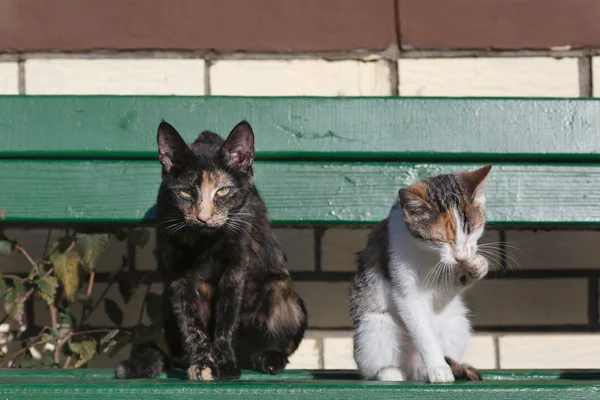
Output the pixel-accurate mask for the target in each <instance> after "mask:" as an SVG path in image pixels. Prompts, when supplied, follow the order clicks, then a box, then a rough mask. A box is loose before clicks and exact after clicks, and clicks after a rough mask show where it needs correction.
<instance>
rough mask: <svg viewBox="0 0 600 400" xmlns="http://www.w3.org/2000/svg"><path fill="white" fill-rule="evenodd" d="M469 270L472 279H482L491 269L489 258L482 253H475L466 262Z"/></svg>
mask: <svg viewBox="0 0 600 400" xmlns="http://www.w3.org/2000/svg"><path fill="white" fill-rule="evenodd" d="M465 264H466V267H467V271H468V272H469V275H470V276H471V278H472V279H475V280H480V279H482V278H483V277H484V276H486V275H487V273H488V270H489V264H488V260H487V259H486V258H485V257H483V256H482V255H479V254H475V255H474V256H473V257H471V258H470V259H468V260H467V261H466V262H465Z"/></svg>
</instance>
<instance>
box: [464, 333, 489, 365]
mask: <svg viewBox="0 0 600 400" xmlns="http://www.w3.org/2000/svg"><path fill="white" fill-rule="evenodd" d="M464 362H466V363H469V364H471V365H472V366H474V367H475V368H477V369H493V368H496V345H495V343H494V337H493V336H492V335H484V334H481V335H473V337H471V343H470V345H469V349H468V350H467V355H466V356H465V359H464Z"/></svg>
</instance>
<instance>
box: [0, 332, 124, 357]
mask: <svg viewBox="0 0 600 400" xmlns="http://www.w3.org/2000/svg"><path fill="white" fill-rule="evenodd" d="M46 329H48V326H45V327H44V328H43V330H42V332H40V334H39V335H38V336H36V338H35V339H36V340H37V341H36V342H34V343H31V344H30V345H29V346H27V347H25V348H23V349H21V350H19V351H17V352H16V353H15V354H13V355H12V356H10V357H8V358H6V359H4V361H2V363H1V364H0V367H4V365H6V364H7V363H9V362H11V361H12V360H13V359H17V358H18V357H20V356H21V355H22V354H23V353H25V352H26V351H27V350H28V349H29V348H31V347H33V346H37V345H40V344H45V343H48V342H51V341H52V340H56V338H54V337H51V338H49V339H44V340H38V339H39V338H40V337H41V336H42V334H43V333H44V332H43V331H44V330H46ZM113 330H114V329H92V330H89V331H80V332H69V333H68V334H67V335H65V337H64V338H63V339H62V340H63V341H64V342H65V343H66V342H67V340H69V339H70V338H72V337H75V336H79V335H91V334H93V333H107V332H112V331H113ZM121 332H123V333H125V334H127V335H131V333H130V332H127V331H121Z"/></svg>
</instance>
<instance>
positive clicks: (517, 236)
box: [506, 230, 600, 270]
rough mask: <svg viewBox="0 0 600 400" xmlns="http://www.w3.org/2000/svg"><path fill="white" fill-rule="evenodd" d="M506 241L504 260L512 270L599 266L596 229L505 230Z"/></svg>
mask: <svg viewBox="0 0 600 400" xmlns="http://www.w3.org/2000/svg"><path fill="white" fill-rule="evenodd" d="M506 241H507V242H508V243H507V248H506V250H507V253H509V257H508V258H507V261H509V263H510V264H511V265H512V266H513V267H514V269H515V270H518V269H519V268H521V269H569V268H576V269H584V268H589V269H595V268H598V266H600V261H599V259H598V243H600V232H596V231H573V230H570V231H558V230H553V231H536V232H534V231H506ZM511 256H512V257H514V260H512V259H511Z"/></svg>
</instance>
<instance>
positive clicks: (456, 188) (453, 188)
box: [398, 165, 492, 265]
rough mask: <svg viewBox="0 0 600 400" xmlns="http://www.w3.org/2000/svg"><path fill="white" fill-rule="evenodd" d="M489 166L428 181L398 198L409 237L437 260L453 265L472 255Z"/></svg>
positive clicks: (480, 226)
mask: <svg viewBox="0 0 600 400" xmlns="http://www.w3.org/2000/svg"><path fill="white" fill-rule="evenodd" d="M491 168H492V166H491V165H487V166H485V167H483V168H480V169H478V170H476V171H472V172H463V173H460V174H451V175H439V176H434V177H431V178H427V179H425V180H423V181H421V182H418V183H416V184H414V185H412V186H409V187H407V188H403V189H400V191H399V192H398V195H399V197H400V204H401V206H402V210H403V214H404V220H405V222H406V225H407V227H408V229H409V231H410V233H411V234H412V235H413V236H414V237H416V238H418V239H420V240H421V241H422V243H423V244H424V245H425V246H426V247H428V248H429V249H431V250H434V251H438V252H439V254H440V260H441V261H442V262H444V263H446V264H450V265H455V264H457V263H459V262H461V261H464V260H466V259H468V258H470V257H472V256H474V255H475V253H476V251H477V241H478V240H479V238H480V237H481V235H482V234H483V229H484V225H485V190H484V189H485V181H486V177H487V175H488V174H489V172H490V170H491Z"/></svg>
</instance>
